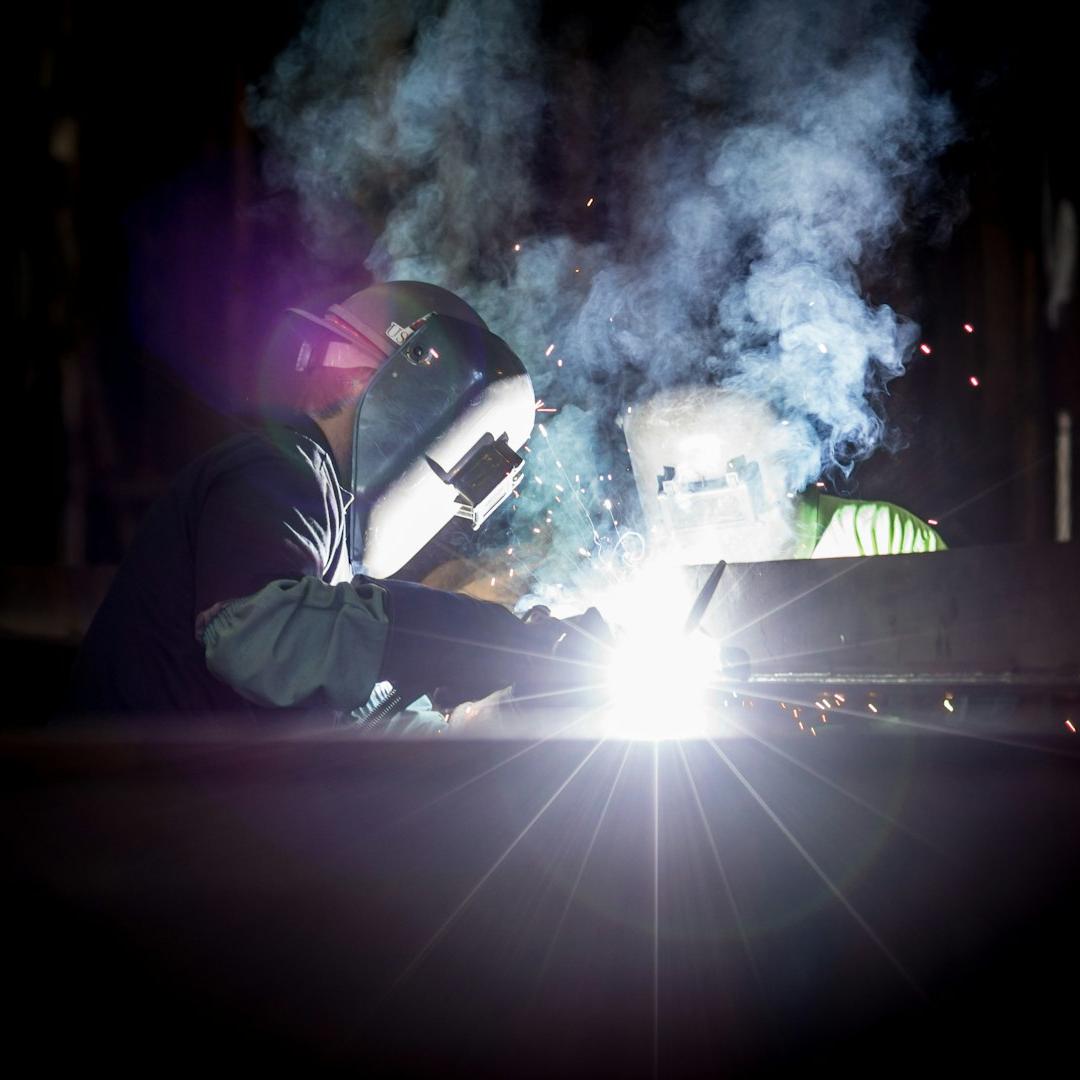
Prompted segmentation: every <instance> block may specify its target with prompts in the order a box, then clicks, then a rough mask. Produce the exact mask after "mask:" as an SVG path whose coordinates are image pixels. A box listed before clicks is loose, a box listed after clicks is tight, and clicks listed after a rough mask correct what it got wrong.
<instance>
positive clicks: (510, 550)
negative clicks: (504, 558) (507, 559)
mask: <svg viewBox="0 0 1080 1080" xmlns="http://www.w3.org/2000/svg"><path fill="white" fill-rule="evenodd" d="M506 554H507V555H513V554H514V549H513V548H512V547H508V548H507V549H506Z"/></svg>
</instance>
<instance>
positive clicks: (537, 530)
mask: <svg viewBox="0 0 1080 1080" xmlns="http://www.w3.org/2000/svg"><path fill="white" fill-rule="evenodd" d="M533 532H534V533H537V534H539V532H540V529H539V528H538V527H537V526H535V525H534V526H533Z"/></svg>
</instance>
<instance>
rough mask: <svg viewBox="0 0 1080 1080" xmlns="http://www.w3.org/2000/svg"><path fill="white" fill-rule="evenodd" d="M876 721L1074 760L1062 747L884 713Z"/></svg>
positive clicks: (1073, 753) (1068, 751) (1071, 753)
mask: <svg viewBox="0 0 1080 1080" xmlns="http://www.w3.org/2000/svg"><path fill="white" fill-rule="evenodd" d="M877 719H878V720H883V721H885V722H886V723H890V724H897V725H899V726H900V727H906V728H912V729H913V730H915V731H929V732H931V734H934V735H954V736H956V738H958V739H975V740H977V741H978V742H985V743H993V744H994V745H996V746H1008V747H1010V748H1012V749H1013V750H1031V751H1034V752H1035V753H1037V754H1053V755H1054V756H1055V757H1067V758H1073V759H1075V758H1076V751H1075V750H1068V749H1066V748H1065V747H1063V746H1040V745H1038V744H1037V743H1026V742H1020V741H1018V740H1016V739H1005V738H1002V737H1001V736H1000V735H986V734H983V733H981V732H978V731H965V730H964V729H963V728H951V727H942V726H941V725H940V724H927V723H924V722H920V721H918V720H903V719H901V718H900V717H899V716H886V715H885V714H884V713H879V714H878V716H877ZM1047 734H1049V732H1047Z"/></svg>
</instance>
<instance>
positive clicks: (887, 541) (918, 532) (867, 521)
mask: <svg viewBox="0 0 1080 1080" xmlns="http://www.w3.org/2000/svg"><path fill="white" fill-rule="evenodd" d="M795 513H796V518H795V529H796V534H797V536H798V538H799V539H798V548H797V549H796V552H795V556H794V557H795V558H797V559H839V558H851V557H855V556H859V555H912V554H915V553H917V552H924V551H944V550H945V546H946V545H945V541H944V540H942V539H941V537H940V536H939V535H938V534H937V532H936V531H935V530H934V529H933V528H932V527H931V526H929V525H927V523H926V522H925V521H922V520H921V519H920V518H917V517H916V516H915V515H914V514H912V513H910V512H909V511H907V510H904V509H903V508H902V507H899V506H894V505H893V504H892V503H887V502H864V501H861V500H857V499H840V498H837V497H836V496H834V495H818V494H813V495H800V496H799V497H798V499H797V501H796V508H795Z"/></svg>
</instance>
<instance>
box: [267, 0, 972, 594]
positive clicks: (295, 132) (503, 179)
mask: <svg viewBox="0 0 1080 1080" xmlns="http://www.w3.org/2000/svg"><path fill="white" fill-rule="evenodd" d="M542 15H543V11H542V10H541V8H540V7H539V6H538V5H537V4H535V3H528V2H523V3H515V4H506V3H502V2H499V0H472V2H465V0H451V2H449V3H435V2H424V0H413V2H411V3H401V2H400V0H326V2H324V3H322V4H321V5H319V6H318V7H317V8H315V9H314V11H313V12H312V14H311V16H310V17H309V20H308V23H307V25H306V26H305V28H304V30H303V31H302V33H301V34H300V35H299V36H298V38H297V39H296V40H295V41H294V42H293V44H292V45H290V46H289V48H288V49H287V50H286V51H285V52H284V53H283V54H282V56H281V57H279V59H278V61H277V62H276V64H275V66H274V68H273V70H272V71H271V72H270V73H269V75H268V76H267V78H266V80H265V81H264V83H263V85H262V86H260V87H259V88H257V89H255V90H253V92H252V95H251V103H250V104H251V110H250V111H251V116H252V119H253V122H254V123H255V125H256V126H257V127H258V128H259V129H260V130H261V131H262V132H263V134H264V137H265V138H266V141H267V144H268V147H269V150H270V164H269V177H270V180H271V182H272V183H274V184H277V185H279V186H285V187H289V188H292V189H294V190H296V191H297V192H298V193H299V197H300V200H301V205H302V207H303V212H304V215H305V220H306V223H307V226H308V229H309V232H310V237H311V243H312V245H313V246H314V248H315V250H316V251H317V252H318V254H319V256H320V257H321V258H323V259H325V260H327V261H330V262H334V263H335V264H337V265H339V266H341V267H343V268H346V269H348V268H355V270H356V271H357V272H359V271H360V270H361V268H362V267H366V268H367V270H369V271H370V272H372V273H374V274H375V276H376V277H378V278H381V279H389V278H395V277H398V278H410V277H412V278H422V279H428V280H431V281H435V282H437V283H439V284H442V285H445V286H446V287H448V288H451V289H453V290H454V291H456V292H458V293H460V294H461V295H463V296H464V297H466V299H468V300H469V301H470V302H471V303H473V304H474V306H476V307H477V309H478V310H479V311H480V312H481V314H482V315H483V316H484V317H485V318H486V319H487V320H488V322H489V324H490V325H491V326H492V329H494V330H495V331H496V332H497V333H499V334H500V335H501V336H503V337H504V338H506V340H507V341H508V342H509V343H510V344H511V346H512V347H513V348H514V349H515V350H516V351H517V352H518V353H519V355H521V357H522V359H523V360H524V361H525V363H526V365H527V366H528V367H529V369H530V372H531V374H532V377H533V380H534V383H535V385H536V389H537V393H538V395H539V397H541V398H543V399H544V401H545V402H547V405H548V406H550V407H554V408H557V409H558V410H559V411H558V412H557V413H555V414H540V415H539V416H538V419H540V420H541V421H542V422H543V423H544V425H545V432H546V434H545V435H540V436H536V437H534V439H533V440H532V442H531V444H530V449H531V453H530V455H529V457H530V459H531V460H530V461H529V466H530V468H531V476H532V479H530V480H529V481H527V485H526V488H525V489H524V490H523V492H522V494H521V496H520V497H519V498H518V499H517V500H516V501H515V502H514V504H513V506H512V507H511V508H510V509H507V510H505V511H503V512H502V515H501V518H500V519H499V520H501V521H502V522H503V523H504V524H503V525H502V526H500V525H498V524H497V523H496V520H495V519H493V521H492V522H491V523H490V524H489V526H488V528H487V530H486V533H487V535H488V538H489V539H490V540H492V541H493V542H495V543H498V544H503V543H507V544H508V546H515V547H516V548H517V551H518V552H519V553H520V554H519V556H515V558H514V559H511V560H510V561H511V562H513V561H515V560H516V558H518V557H523V558H524V557H525V555H526V553H529V555H528V557H533V558H535V557H537V551H538V550H541V549H542V550H543V551H544V552H546V553H547V558H548V559H549V563H548V565H547V569H546V571H545V574H546V576H548V577H549V578H556V579H558V580H568V579H570V578H572V577H574V575H575V574H576V573H577V569H575V567H578V568H580V566H582V565H586V564H588V563H589V562H592V561H594V560H598V559H599V560H603V559H604V558H606V559H608V560H611V559H617V558H621V557H622V556H625V555H627V553H628V551H629V550H630V549H634V550H635V551H637V541H635V540H632V539H628V538H627V535H626V528H627V525H628V524H629V525H630V526H632V525H633V522H634V520H635V513H636V511H635V505H636V496H635V495H634V491H633V482H632V477H631V475H630V473H629V470H628V465H627V455H626V450H625V445H624V443H623V441H622V436H621V432H620V431H619V428H618V426H617V420H618V417H619V416H621V415H625V413H626V409H627V408H632V407H633V404H634V403H635V402H638V401H642V400H644V399H646V398H647V397H648V396H649V395H650V394H651V393H653V392H655V391H656V390H658V389H660V388H664V387H670V386H702V387H705V386H714V385H724V386H728V387H731V388H736V389H738V390H740V391H742V392H743V393H746V394H749V395H752V396H754V397H756V398H759V399H761V400H763V401H766V402H767V403H769V404H770V405H771V406H772V407H773V408H774V409H775V410H776V412H777V414H778V418H783V419H785V420H786V421H787V425H785V426H786V429H787V430H786V431H785V434H784V438H785V445H787V446H788V450H787V452H786V455H785V461H786V462H787V464H788V468H789V475H788V476H787V477H786V483H787V486H788V488H789V489H791V490H798V489H802V488H803V487H805V486H806V485H808V484H810V483H812V482H813V481H815V480H816V479H817V478H818V477H819V476H820V475H822V474H823V473H824V472H828V471H830V470H839V471H840V472H842V473H844V474H847V473H849V472H850V470H851V469H852V467H853V466H854V465H855V463H857V462H858V461H859V460H861V459H863V458H865V457H866V456H867V455H869V454H870V453H872V452H873V451H874V449H875V448H876V447H877V446H879V445H880V444H881V442H882V440H883V438H884V437H885V435H886V423H885V418H884V412H883V407H882V400H883V397H884V395H885V392H886V387H887V385H888V382H889V381H890V380H891V379H893V378H895V377H896V376H898V375H900V374H902V373H903V371H904V367H905V364H906V363H907V361H908V360H909V358H910V354H911V350H912V347H913V345H914V343H915V341H916V333H917V328H916V327H915V326H914V325H913V324H912V323H911V322H910V321H908V320H906V319H905V318H903V317H902V316H900V315H898V314H897V313H896V312H894V311H893V310H892V309H891V308H890V307H889V306H886V305H884V304H875V303H872V302H871V301H870V300H868V298H867V297H866V296H865V295H864V293H863V290H862V288H861V286H860V273H862V274H865V272H866V270H867V269H868V268H873V269H879V268H880V266H881V264H882V260H883V258H884V256H885V255H886V254H887V253H888V251H889V248H890V245H892V244H893V243H894V242H895V240H896V239H897V237H898V236H899V235H900V234H901V232H902V231H903V230H904V229H905V227H906V226H909V225H910V224H911V223H912V221H913V219H914V217H915V216H916V215H917V213H918V211H919V208H920V206H925V201H924V200H925V197H926V195H927V192H928V191H930V190H931V189H932V183H933V180H934V172H933V163H934V159H935V158H936V156H937V155H939V154H940V153H941V151H942V150H943V149H944V148H945V147H946V146H947V145H948V143H949V141H950V139H951V138H952V137H953V133H954V130H953V127H954V125H953V118H952V112H951V109H950V107H949V104H948V102H947V101H946V100H944V99H943V98H941V97H938V96H935V95H933V94H931V93H929V92H928V91H927V89H926V87H925V86H924V84H923V82H922V80H921V79H920V76H919V73H918V64H917V60H918V57H917V53H916V48H915V30H916V25H915V22H914V20H913V19H912V18H911V16H910V15H909V14H905V13H901V14H897V12H896V11H895V10H894V6H891V5H886V4H878V3H874V2H850V3H841V2H831V3H826V2H816V3H815V2H807V0H802V2H800V0H761V2H757V3H735V2H732V3H716V2H713V0H697V2H692V3H687V4H684V5H683V6H682V8H681V9H680V10H679V13H678V17H677V21H676V24H675V25H674V27H673V30H674V33H672V34H669V35H666V36H664V35H660V34H656V35H653V36H650V34H649V32H648V31H635V32H628V33H627V34H626V35H625V37H624V40H623V42H622V45H621V51H619V50H616V54H617V55H615V57H614V59H612V58H611V57H606V58H605V59H604V60H603V62H602V65H603V66H602V67H600V66H597V65H598V64H600V62H597V64H594V65H593V68H592V70H591V71H588V72H586V73H584V74H583V72H582V68H581V63H582V62H581V55H580V53H581V50H580V49H578V50H576V51H575V50H574V49H573V48H571V46H569V45H567V44H566V39H567V35H560V34H559V33H556V32H552V31H551V28H547V29H546V30H544V32H541V31H542V23H541V20H542ZM569 37H570V38H571V39H572V37H573V35H569ZM571 77H573V78H575V79H586V81H587V82H588V85H589V87H590V88H591V89H590V90H589V93H590V94H591V95H592V98H591V99H590V100H597V101H598V109H599V110H600V112H601V114H602V115H601V116H600V118H599V120H598V122H597V124H596V129H597V130H600V129H603V130H604V131H606V134H605V135H603V137H602V138H600V139H599V141H598V144H597V146H596V154H597V155H598V157H602V158H603V168H602V169H598V170H597V171H598V173H602V174H603V176H604V180H603V186H602V188H601V189H599V190H595V191H585V190H565V189H563V188H562V187H561V185H560V181H559V177H558V175H554V178H553V170H552V169H551V168H549V167H548V164H547V162H546V160H545V157H544V151H545V148H550V147H551V146H552V145H553V142H552V141H553V140H554V142H555V143H558V140H559V138H560V132H559V131H558V130H556V131H554V132H552V131H551V130H550V124H551V122H552V116H555V117H556V118H557V116H558V115H561V113H559V111H558V110H557V109H556V110H555V111H554V112H553V103H554V102H556V101H557V100H565V98H566V96H567V94H568V93H569V94H570V95H571V96H572V92H573V91H572V89H571V90H569V91H568V90H567V79H569V78H571ZM605 85H610V86H611V90H610V92H609V93H608V94H607V96H605V95H604V92H603V89H602V88H603V87H604V86H605ZM597 87H600V88H601V89H600V90H599V91H597V89H596V88H597ZM641 87H645V88H646V89H648V90H649V91H651V96H650V94H648V93H646V92H645V91H643V90H641ZM635 88H637V89H636V92H637V95H638V98H639V99H643V101H644V104H640V101H639V105H640V107H635V106H634V103H633V102H632V101H628V100H624V99H627V98H633V96H634V93H635ZM601 121H602V123H601ZM589 198H595V200H596V203H597V204H598V205H597V209H596V211H595V214H596V215H597V216H596V217H594V218H593V219H591V220H592V221H594V222H600V223H601V224H600V225H599V226H598V227H597V226H594V225H590V226H588V227H580V226H578V225H573V226H571V227H566V226H565V225H563V224H561V223H564V222H566V221H567V220H568V215H567V214H566V213H565V207H566V206H568V205H569V204H571V203H572V204H573V205H575V206H582V205H583V204H584V203H585V201H586V199H589ZM373 227H374V228H375V232H376V233H377V235H378V236H379V239H378V241H377V242H376V243H375V244H374V246H371V245H370V244H369V243H366V242H363V241H362V240H361V238H362V237H365V236H370V235H371V231H372V229H373ZM550 346H554V348H553V349H551V348H550ZM560 361H561V363H560ZM793 429H794V430H796V431H798V432H801V433H803V435H804V445H803V446H802V448H801V452H800V453H797V454H795V455H792V454H791V453H790V445H789V444H790V437H791V431H792V430H793ZM575 477H577V478H578V479H577V480H576V481H575V479H574V478H575ZM609 477H610V479H609ZM541 480H542V481H543V482H542V483H541V482H539V481H541ZM556 484H558V485H559V486H560V487H561V489H562V490H561V491H560V490H558V489H557V488H556V487H555V485H556ZM556 496H558V500H556V498H555V497H556ZM605 501H609V502H610V506H605ZM620 519H625V520H620ZM616 521H618V522H619V524H618V525H615V524H614V523H615V522H616ZM499 528H503V529H504V531H503V532H502V533H500V532H498V531H497V530H498V529H499ZM492 534H493V535H492ZM550 560H554V561H550ZM574 560H576V563H575V564H574V566H571V563H572V562H573V561H574ZM534 565H535V564H534Z"/></svg>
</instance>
